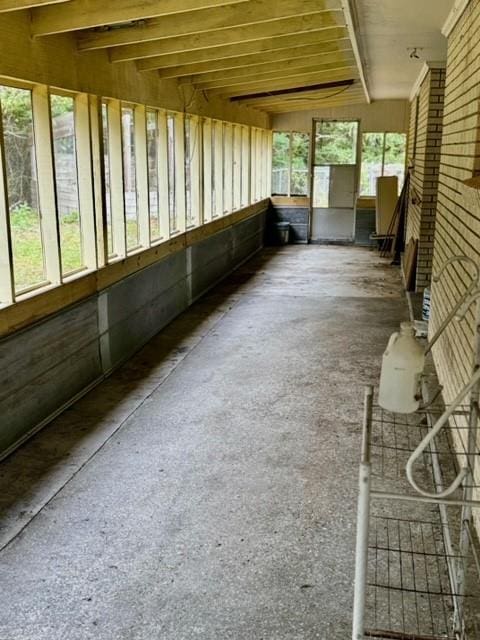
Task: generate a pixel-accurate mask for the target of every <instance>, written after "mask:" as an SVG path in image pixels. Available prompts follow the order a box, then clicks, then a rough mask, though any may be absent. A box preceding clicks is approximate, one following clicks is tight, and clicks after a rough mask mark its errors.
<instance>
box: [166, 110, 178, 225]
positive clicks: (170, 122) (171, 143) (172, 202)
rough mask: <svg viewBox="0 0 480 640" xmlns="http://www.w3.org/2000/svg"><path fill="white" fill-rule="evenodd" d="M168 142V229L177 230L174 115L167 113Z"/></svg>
mask: <svg viewBox="0 0 480 640" xmlns="http://www.w3.org/2000/svg"><path fill="white" fill-rule="evenodd" d="M167 144H168V158H167V162H168V210H169V212H170V231H176V230H177V199H176V197H175V187H176V184H175V116H174V115H173V114H171V113H169V114H168V115H167Z"/></svg>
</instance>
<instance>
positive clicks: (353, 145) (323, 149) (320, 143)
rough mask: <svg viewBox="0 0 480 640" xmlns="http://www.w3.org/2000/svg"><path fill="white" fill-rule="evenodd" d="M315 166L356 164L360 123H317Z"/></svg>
mask: <svg viewBox="0 0 480 640" xmlns="http://www.w3.org/2000/svg"><path fill="white" fill-rule="evenodd" d="M315 130H316V134H315V164H355V162H356V158H357V135H358V122H335V121H328V120H324V121H322V122H317V123H316V127H315Z"/></svg>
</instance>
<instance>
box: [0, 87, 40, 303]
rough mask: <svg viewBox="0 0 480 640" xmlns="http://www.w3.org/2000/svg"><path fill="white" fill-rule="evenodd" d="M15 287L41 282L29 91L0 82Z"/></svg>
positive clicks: (26, 286)
mask: <svg viewBox="0 0 480 640" xmlns="http://www.w3.org/2000/svg"><path fill="white" fill-rule="evenodd" d="M0 101H1V105H2V118H3V143H4V150H5V160H6V174H7V191H8V206H9V212H10V226H11V236H12V250H13V268H14V278H15V291H16V292H17V293H18V292H20V291H22V290H24V289H27V288H30V287H34V286H35V285H38V284H41V283H42V282H45V280H46V275H45V264H44V252H43V244H42V229H41V224H40V211H39V202H38V185H37V167H36V157H35V143H34V132H33V112H32V95H31V92H30V91H28V90H25V89H14V88H11V87H4V86H0Z"/></svg>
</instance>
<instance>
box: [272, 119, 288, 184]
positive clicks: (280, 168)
mask: <svg viewBox="0 0 480 640" xmlns="http://www.w3.org/2000/svg"><path fill="white" fill-rule="evenodd" d="M289 164H290V133H287V132H284V131H274V132H273V149H272V194H273V195H278V196H286V195H288V180H289V175H288V168H289Z"/></svg>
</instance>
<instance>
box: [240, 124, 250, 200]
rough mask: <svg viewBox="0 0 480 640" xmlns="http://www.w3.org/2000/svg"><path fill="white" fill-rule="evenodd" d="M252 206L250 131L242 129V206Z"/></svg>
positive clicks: (246, 128)
mask: <svg viewBox="0 0 480 640" xmlns="http://www.w3.org/2000/svg"><path fill="white" fill-rule="evenodd" d="M249 204H250V129H249V127H245V126H243V127H242V194H241V206H242V207H248V205H249Z"/></svg>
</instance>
